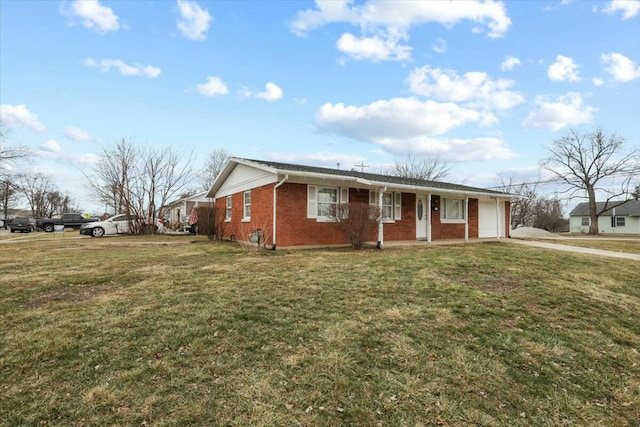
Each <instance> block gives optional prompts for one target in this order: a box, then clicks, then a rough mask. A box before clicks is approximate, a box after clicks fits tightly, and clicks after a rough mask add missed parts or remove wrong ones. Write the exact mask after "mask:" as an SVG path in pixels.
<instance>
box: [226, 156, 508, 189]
mask: <svg viewBox="0 0 640 427" xmlns="http://www.w3.org/2000/svg"><path fill="white" fill-rule="evenodd" d="M238 160H243V161H245V162H250V163H257V164H260V165H263V166H266V167H268V168H271V169H276V170H277V171H278V172H281V173H287V172H291V173H293V174H295V172H305V173H317V174H324V175H333V176H337V177H338V176H339V177H351V178H359V179H362V180H367V181H372V182H380V183H387V184H399V185H409V186H416V187H426V188H435V189H441V190H451V191H456V192H472V193H485V194H495V195H500V196H511V195H510V194H508V193H503V192H500V191H495V190H487V189H485V188H479V187H470V186H467V185H460V184H452V183H447V182H440V181H428V180H424V179H415V178H402V177H399V176H392V175H380V174H375V173H366V172H358V171H355V170H344V169H331V168H321V167H317V166H304V165H296V164H291V163H280V162H270V161H266V160H254V159H240V158H238Z"/></svg>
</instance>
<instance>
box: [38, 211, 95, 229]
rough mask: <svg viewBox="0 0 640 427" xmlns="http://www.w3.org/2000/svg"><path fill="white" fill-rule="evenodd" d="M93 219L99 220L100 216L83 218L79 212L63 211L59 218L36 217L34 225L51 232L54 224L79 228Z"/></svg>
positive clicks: (93, 220)
mask: <svg viewBox="0 0 640 427" xmlns="http://www.w3.org/2000/svg"><path fill="white" fill-rule="evenodd" d="M95 221H100V218H85V217H84V216H82V215H81V214H79V213H64V214H62V215H60V218H38V219H36V227H37V228H39V229H42V230H44V231H46V232H47V233H51V232H53V230H54V229H55V226H56V225H64V226H65V227H66V228H80V227H82V226H83V225H84V224H87V223H89V222H95Z"/></svg>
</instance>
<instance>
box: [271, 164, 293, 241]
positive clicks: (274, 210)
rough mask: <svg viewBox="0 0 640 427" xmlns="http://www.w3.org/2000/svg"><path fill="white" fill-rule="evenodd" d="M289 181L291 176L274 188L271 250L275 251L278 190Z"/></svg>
mask: <svg viewBox="0 0 640 427" xmlns="http://www.w3.org/2000/svg"><path fill="white" fill-rule="evenodd" d="M288 179H289V174H287V175H285V177H284V178H282V181H280V182H279V183H277V184H276V185H275V186H274V187H273V239H272V240H273V247H272V248H271V249H273V250H274V251H275V250H276V210H277V209H278V203H277V202H278V193H277V191H276V190H277V189H278V187H280V186H281V185H282V184H284V183H285V181H286V180H288Z"/></svg>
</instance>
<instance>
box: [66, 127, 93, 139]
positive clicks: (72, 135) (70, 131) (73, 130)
mask: <svg viewBox="0 0 640 427" xmlns="http://www.w3.org/2000/svg"><path fill="white" fill-rule="evenodd" d="M64 134H65V136H66V137H67V138H69V139H71V140H73V141H91V140H93V137H92V136H91V134H90V133H89V132H87V131H86V130H84V129H80V128H79V127H76V126H70V127H68V128H67V130H65V131H64Z"/></svg>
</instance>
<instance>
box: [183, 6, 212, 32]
mask: <svg viewBox="0 0 640 427" xmlns="http://www.w3.org/2000/svg"><path fill="white" fill-rule="evenodd" d="M178 11H179V13H180V18H179V19H178V23H177V25H178V29H179V30H180V32H181V33H182V34H183V35H184V36H185V37H188V38H190V39H192V40H204V39H206V38H207V31H208V30H209V23H210V22H211V20H212V19H213V18H212V17H211V15H209V12H208V11H206V10H204V9H202V8H201V7H200V5H199V4H198V3H196V2H194V1H188V0H178Z"/></svg>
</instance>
